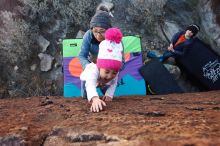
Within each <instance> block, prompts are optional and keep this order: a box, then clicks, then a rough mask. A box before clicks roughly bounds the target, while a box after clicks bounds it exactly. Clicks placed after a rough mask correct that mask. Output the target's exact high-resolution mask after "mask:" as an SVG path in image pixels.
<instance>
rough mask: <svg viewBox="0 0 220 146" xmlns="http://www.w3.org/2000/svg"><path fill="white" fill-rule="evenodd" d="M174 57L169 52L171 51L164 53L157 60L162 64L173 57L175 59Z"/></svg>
mask: <svg viewBox="0 0 220 146" xmlns="http://www.w3.org/2000/svg"><path fill="white" fill-rule="evenodd" d="M175 56H176V55H175V54H174V53H173V52H171V51H165V52H164V53H163V55H162V56H160V57H159V60H160V61H161V62H164V61H166V60H167V59H168V58H169V57H174V58H175Z"/></svg>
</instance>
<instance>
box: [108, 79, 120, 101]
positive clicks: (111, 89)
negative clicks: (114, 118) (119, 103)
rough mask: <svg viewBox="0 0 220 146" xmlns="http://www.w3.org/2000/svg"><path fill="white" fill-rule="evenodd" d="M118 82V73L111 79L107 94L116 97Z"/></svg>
mask: <svg viewBox="0 0 220 146" xmlns="http://www.w3.org/2000/svg"><path fill="white" fill-rule="evenodd" d="M117 83H118V75H117V76H116V77H115V78H114V79H113V80H112V81H111V85H110V87H109V88H108V89H107V90H106V92H105V96H109V97H111V98H113V97H114V93H115V89H116V86H117Z"/></svg>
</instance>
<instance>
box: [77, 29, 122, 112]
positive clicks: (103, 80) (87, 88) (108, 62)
mask: <svg viewBox="0 0 220 146" xmlns="http://www.w3.org/2000/svg"><path fill="white" fill-rule="evenodd" d="M121 39H122V33H121V31H120V29H118V28H109V29H107V31H106V32H105V40H104V41H102V42H101V43H100V44H99V52H98V57H97V63H96V64H95V63H93V62H92V63H90V64H88V65H87V66H86V68H85V70H84V71H83V72H82V73H81V75H80V80H81V93H82V97H83V98H87V99H88V101H89V102H90V103H91V104H92V105H91V108H90V111H91V112H99V111H101V110H103V106H106V103H105V101H112V98H113V95H114V92H115V89H116V86H117V81H118V72H119V70H120V69H121V67H122V54H123V46H122V43H121ZM96 87H99V88H100V89H101V91H102V93H103V94H104V96H103V97H102V98H100V97H99V95H98V93H97V91H96Z"/></svg>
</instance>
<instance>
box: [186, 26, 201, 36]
mask: <svg viewBox="0 0 220 146" xmlns="http://www.w3.org/2000/svg"><path fill="white" fill-rule="evenodd" d="M186 30H190V31H191V32H192V33H193V37H194V36H195V35H196V34H197V33H198V32H199V30H200V27H199V26H198V25H195V24H192V25H189V26H188V27H187V28H186Z"/></svg>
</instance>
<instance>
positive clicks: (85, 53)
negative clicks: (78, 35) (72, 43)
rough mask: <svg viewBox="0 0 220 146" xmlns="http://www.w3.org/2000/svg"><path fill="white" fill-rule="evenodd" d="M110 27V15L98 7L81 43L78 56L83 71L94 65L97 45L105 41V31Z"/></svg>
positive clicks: (103, 8)
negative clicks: (92, 63) (91, 64)
mask: <svg viewBox="0 0 220 146" xmlns="http://www.w3.org/2000/svg"><path fill="white" fill-rule="evenodd" d="M110 27H112V25H111V15H110V13H109V12H108V9H107V8H105V7H103V6H102V7H98V8H97V10H96V13H95V15H94V16H93V17H92V19H91V21H90V29H89V30H88V31H87V32H86V33H85V35H84V36H83V42H82V46H81V50H80V53H79V55H78V57H79V60H80V63H81V65H82V67H83V69H85V67H86V65H88V64H89V63H91V62H94V63H96V59H97V55H98V51H99V44H100V42H101V41H103V40H104V39H105V31H106V30H107V29H108V28H110Z"/></svg>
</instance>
